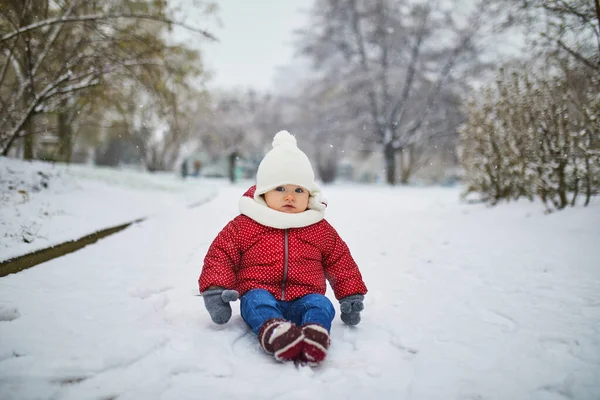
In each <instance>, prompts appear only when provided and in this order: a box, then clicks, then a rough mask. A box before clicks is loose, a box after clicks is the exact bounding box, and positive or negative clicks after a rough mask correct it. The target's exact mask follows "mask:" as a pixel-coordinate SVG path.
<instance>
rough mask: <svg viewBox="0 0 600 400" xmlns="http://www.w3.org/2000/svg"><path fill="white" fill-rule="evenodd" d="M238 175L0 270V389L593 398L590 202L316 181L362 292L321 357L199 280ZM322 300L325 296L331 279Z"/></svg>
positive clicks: (596, 274)
mask: <svg viewBox="0 0 600 400" xmlns="http://www.w3.org/2000/svg"><path fill="white" fill-rule="evenodd" d="M241 192H243V188H240V187H237V188H228V187H224V188H222V189H221V191H220V194H219V196H218V197H217V198H216V199H215V200H213V201H211V202H210V203H208V204H206V205H204V206H202V207H199V208H196V209H192V210H177V211H174V212H173V213H169V214H161V215H160V216H159V217H157V218H155V219H153V220H149V221H146V222H143V223H141V224H139V225H136V226H134V227H131V228H129V229H127V230H125V231H123V232H121V233H119V234H117V235H114V236H112V237H109V238H106V239H103V240H101V241H100V242H98V243H97V244H96V245H93V246H90V247H88V248H85V249H83V250H81V251H79V252H76V253H73V254H70V255H68V256H65V257H63V258H60V259H56V260H53V261H51V262H48V263H46V264H42V265H39V266H37V267H35V268H33V269H31V270H27V271H23V272H21V273H19V274H17V275H10V276H8V277H6V278H2V279H0V398H1V399H104V400H107V399H117V398H118V399H119V400H125V399H201V398H215V399H234V398H235V399H239V398H247V399H248V398H249V399H265V398H269V399H306V398H311V399H329V400H334V399H347V398H357V399H358V398H363V399H364V398H385V399H387V398H390V399H391V398H393V399H424V400H430V399H444V400H446V399H481V400H483V399H498V400H501V399H502V400H503V399H540V400H554V399H557V400H558V399H589V400H597V399H598V398H600V268H599V267H598V266H599V265H600V249H599V248H598V243H600V204H598V203H597V202H596V203H595V204H593V205H592V206H591V207H590V208H588V209H576V210H566V211H564V212H562V213H557V214H555V215H549V216H545V215H542V212H541V208H540V206H539V205H534V204H522V203H519V204H509V205H504V206H501V207H497V208H494V209H488V208H486V207H484V206H481V205H476V206H473V205H471V206H469V205H464V204H459V203H458V200H457V198H458V191H457V190H455V189H414V188H413V189H390V188H366V187H335V188H329V189H327V193H326V194H327V197H328V198H329V200H330V204H331V207H330V210H328V211H327V218H328V220H329V221H330V222H331V223H332V224H333V225H334V226H335V227H336V228H337V230H338V231H339V232H340V234H341V235H342V237H343V238H344V239H345V240H346V242H347V243H348V244H349V246H350V249H351V250H352V253H353V255H354V257H355V258H356V260H357V261H358V263H359V265H360V267H361V270H362V272H363V275H364V278H365V281H366V283H367V286H368V287H369V290H370V292H369V294H368V295H367V299H366V308H365V312H364V315H363V321H362V322H361V324H360V325H359V326H358V327H357V328H350V327H347V326H344V325H343V324H342V323H341V321H340V320H339V317H337V316H336V320H335V321H334V325H333V328H332V347H331V351H330V355H329V358H328V360H327V362H326V364H325V365H324V366H322V367H320V368H317V369H310V368H300V369H296V368H295V367H294V366H292V365H280V364H278V363H276V362H274V361H272V360H271V359H270V358H269V357H267V356H266V355H264V354H263V353H262V351H261V350H260V348H259V347H258V343H257V341H256V339H255V337H254V336H253V335H252V334H251V333H250V332H249V330H248V329H247V328H246V326H245V324H244V323H243V321H242V320H241V317H240V316H239V307H238V305H237V304H236V305H235V306H234V316H233V318H232V320H231V321H230V322H229V323H228V324H227V325H225V326H216V325H214V324H212V323H211V322H210V318H209V317H208V315H207V313H206V312H205V311H204V308H203V305H202V299H201V298H200V297H198V296H196V294H197V287H196V280H197V276H198V274H199V272H200V268H201V265H202V258H203V256H204V253H205V252H206V249H207V247H208V245H209V244H210V242H211V241H212V239H213V238H214V236H215V235H216V234H217V233H218V231H219V230H220V229H221V228H222V227H223V225H224V224H225V223H226V222H227V221H228V220H229V219H230V218H232V217H233V216H234V215H235V214H236V210H237V196H239V195H240V194H241ZM329 295H330V296H331V298H332V299H333V296H332V295H331V293H329Z"/></svg>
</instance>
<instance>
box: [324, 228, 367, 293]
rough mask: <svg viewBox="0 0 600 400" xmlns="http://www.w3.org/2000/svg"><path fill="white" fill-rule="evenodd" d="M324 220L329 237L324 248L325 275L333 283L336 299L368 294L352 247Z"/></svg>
mask: <svg viewBox="0 0 600 400" xmlns="http://www.w3.org/2000/svg"><path fill="white" fill-rule="evenodd" d="M324 222H325V229H326V230H327V235H326V238H327V239H326V243H325V246H324V248H323V256H324V257H323V267H324V268H325V277H326V278H327V280H328V281H329V283H330V284H331V288H332V289H333V292H334V294H335V297H336V299H338V300H340V299H342V298H344V297H347V296H351V295H354V294H361V295H364V294H366V293H367V287H366V285H365V283H364V282H363V279H362V275H361V273H360V271H359V269H358V265H356V261H354V258H352V255H351V254H350V249H348V246H347V245H346V243H345V242H344V241H343V240H342V238H341V237H340V235H339V234H338V233H337V232H336V230H335V229H334V228H333V227H332V226H331V225H330V224H329V223H328V222H327V221H324Z"/></svg>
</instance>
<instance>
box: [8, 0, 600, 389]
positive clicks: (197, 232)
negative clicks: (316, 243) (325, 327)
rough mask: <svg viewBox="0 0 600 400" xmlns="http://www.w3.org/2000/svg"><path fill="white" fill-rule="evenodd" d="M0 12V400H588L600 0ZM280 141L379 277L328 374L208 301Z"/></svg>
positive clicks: (599, 303)
mask: <svg viewBox="0 0 600 400" xmlns="http://www.w3.org/2000/svg"><path fill="white" fill-rule="evenodd" d="M5 3H6V5H5V4H4V3H3V5H2V7H0V48H1V50H2V51H0V151H1V152H2V156H0V399H120V400H121V399H188V398H189V399H198V398H207V397H211V398H219V399H220V398H225V399H228V398H239V397H244V398H252V399H254V398H255V399H264V398H282V399H300V398H302V399H304V398H317V399H319V398H328V399H346V398H367V397H368V398H371V397H373V398H384V399H388V398H390V399H391V398H393V399H425V400H428V399H465V400H466V399H482V400H483V399H540V400H554V399H586V400H588V399H589V400H596V399H600V339H599V338H600V269H599V266H600V248H599V247H598V243H600V202H599V198H598V196H597V195H598V193H600V123H599V122H598V121H600V90H599V89H600V47H599V46H598V43H599V41H598V39H599V38H600V4H598V2H597V1H584V0H571V1H563V0H533V1H528V2H522V1H519V0H490V1H485V2H483V1H482V2H479V1H477V0H470V1H467V0H464V1H458V0H457V1H430V0H420V1H406V0H360V1H356V0H315V1H308V0H306V1H297V2H295V1H291V0H290V1H287V0H286V2H279V1H267V0H264V1H256V2H241V1H237V0H223V1H219V2H216V4H213V3H209V2H204V3H202V2H198V3H194V4H192V3H188V2H176V1H172V0H169V1H162V2H156V1H147V0H125V1H123V0H120V1H111V0H106V1H102V2H91V1H62V0H59V1H56V0H54V1H45V0H41V1H9V2H5ZM281 129H287V130H289V131H290V132H292V133H293V134H295V135H296V137H297V139H298V142H299V145H300V147H301V148H302V149H303V150H305V151H306V153H307V154H308V155H309V157H310V158H311V161H312V162H313V166H314V169H315V171H316V173H317V175H318V178H319V181H320V183H321V184H322V186H323V188H324V193H325V195H326V197H327V199H328V200H329V205H330V206H329V207H328V210H327V215H326V218H327V219H328V221H330V222H331V223H332V225H334V226H335V227H336V229H337V230H338V232H339V233H340V235H341V236H342V238H343V239H344V240H345V241H346V242H347V243H348V245H349V247H350V249H351V251H352V254H353V256H354V258H355V259H356V261H357V263H358V264H359V266H360V268H361V272H362V274H363V277H364V280H365V282H366V284H367V286H368V288H369V293H368V294H367V296H366V302H365V311H364V312H363V319H362V322H361V323H360V324H359V325H358V326H357V327H348V326H346V325H344V324H343V323H342V322H341V320H339V317H336V319H335V320H334V324H333V328H332V346H331V348H330V352H329V355H328V358H327V360H326V362H325V363H324V364H323V365H321V366H319V367H317V368H310V367H299V368H298V367H295V366H293V365H282V364H279V363H277V362H275V361H273V360H272V358H270V357H267V356H266V355H265V354H263V352H262V350H261V349H260V347H259V344H258V342H257V340H256V338H255V337H254V335H253V334H252V333H251V332H250V331H249V329H248V328H247V327H246V325H245V323H244V322H243V321H242V319H241V317H240V315H239V306H238V304H239V303H236V304H235V305H234V307H233V308H234V315H233V318H232V319H231V321H229V323H227V324H226V325H223V326H217V325H214V324H213V323H212V322H211V321H210V317H209V316H208V314H207V312H206V311H205V309H204V306H203V303H202V298H201V297H199V296H198V288H197V278H198V275H199V273H200V270H201V268H202V260H203V257H204V254H205V253H206V251H207V249H208V246H209V245H210V243H211V241H212V240H213V239H214V237H215V236H216V234H217V233H218V232H219V230H220V229H221V228H222V227H223V226H224V225H225V223H226V222H227V221H229V220H230V219H231V218H233V217H234V216H235V215H237V213H238V208H237V203H238V199H239V196H241V195H242V193H243V192H244V191H245V190H246V189H247V188H248V187H249V186H250V185H252V184H253V179H254V174H255V171H256V167H257V165H258V163H259V162H260V159H261V157H262V156H263V155H264V153H265V152H266V151H268V150H269V148H270V140H271V138H272V137H273V135H274V133H275V132H277V131H279V130H281ZM128 223H132V224H131V225H129V226H127V227H126V228H125V229H123V230H121V231H119V232H116V233H114V234H112V235H109V236H106V237H104V238H102V239H100V240H98V241H97V242H95V243H93V244H90V245H88V246H86V247H83V248H82V249H80V250H77V251H75V252H71V253H68V254H62V255H58V256H56V257H55V258H53V259H51V260H49V261H46V262H42V263H39V264H38V265H35V266H33V267H31V268H26V269H24V270H21V271H20V272H17V273H8V272H7V271H12V270H11V268H15V266H18V265H21V264H19V263H20V262H21V261H20V260H23V259H24V258H27V257H28V255H30V254H32V253H34V252H36V251H41V252H45V251H47V249H56V248H59V249H60V248H62V247H60V245H61V244H63V243H66V242H69V241H75V242H76V241H78V239H80V238H83V237H85V236H87V235H89V234H93V233H94V232H99V231H102V230H104V229H106V228H111V227H115V226H119V225H123V224H128ZM37 254H40V253H37ZM327 294H328V296H329V297H330V298H331V299H333V294H332V293H331V292H330V291H328V293H327ZM334 304H337V302H334ZM337 311H338V312H339V308H337Z"/></svg>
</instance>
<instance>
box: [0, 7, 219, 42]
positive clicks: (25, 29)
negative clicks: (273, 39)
mask: <svg viewBox="0 0 600 400" xmlns="http://www.w3.org/2000/svg"><path fill="white" fill-rule="evenodd" d="M109 19H146V20H151V21H158V22H163V23H166V24H172V25H177V26H181V27H182V28H185V29H187V30H189V31H192V32H195V33H199V34H201V35H202V36H204V37H205V38H207V39H210V40H214V41H218V39H217V38H216V37H215V36H214V35H212V34H211V33H209V32H207V31H205V30H203V29H198V28H195V27H193V26H190V25H187V24H184V23H182V22H177V21H174V20H172V19H169V18H165V17H160V16H156V15H150V14H136V13H116V14H91V15H77V16H69V15H65V16H62V17H59V18H49V19H46V20H43V21H40V22H36V23H34V24H30V25H27V26H24V27H22V28H19V29H17V30H15V31H13V32H11V33H7V34H6V35H4V36H2V37H0V43H2V42H5V41H7V40H10V39H12V38H14V37H16V36H19V35H21V34H23V33H25V32H29V31H32V30H36V29H40V28H43V27H45V26H52V25H56V24H63V23H74V22H85V21H99V20H109Z"/></svg>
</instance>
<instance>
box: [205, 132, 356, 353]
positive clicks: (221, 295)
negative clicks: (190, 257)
mask: <svg viewBox="0 0 600 400" xmlns="http://www.w3.org/2000/svg"><path fill="white" fill-rule="evenodd" d="M314 179H315V176H314V172H313V169H312V167H311V165H310V161H309V160H308V157H307V156H306V154H304V153H303V152H302V151H301V150H300V149H298V147H297V144H296V139H295V138H294V137H293V136H292V135H290V134H289V133H288V132H287V131H281V132H279V133H277V134H276V135H275V137H274V139H273V149H272V150H271V151H269V152H268V153H267V154H266V155H265V157H264V159H263V160H262V161H261V163H260V165H259V167H258V172H257V174H256V186H252V187H251V188H250V189H249V190H248V191H247V192H246V193H245V194H244V195H243V196H242V198H241V199H240V204H239V206H240V213H241V214H240V215H238V216H237V217H235V218H234V219H233V220H232V221H230V222H229V223H228V224H227V225H226V226H225V228H223V230H222V231H221V232H220V233H219V234H218V235H217V237H216V239H215V240H214V241H213V243H212V244H211V246H210V248H209V250H208V253H207V254H206V257H205V259H204V266H203V268H202V273H201V274H200V278H199V280H198V283H199V286H200V293H201V294H202V297H203V299H204V305H205V306H206V309H207V310H208V312H209V314H210V316H211V318H212V320H213V321H214V322H215V323H217V324H224V323H226V322H227V321H229V319H230V318H231V306H230V304H229V302H232V301H235V300H237V299H238V297H239V296H240V295H241V297H240V300H241V305H240V311H241V315H242V318H243V319H244V321H245V322H246V323H247V324H248V326H249V327H250V328H251V329H252V330H253V331H254V333H256V334H257V336H258V341H259V343H260V345H261V347H262V348H263V349H264V350H265V352H267V353H268V354H272V355H273V356H274V357H275V359H276V360H278V361H294V362H298V363H307V364H310V365H318V364H319V363H320V362H322V361H323V360H324V359H325V357H326V356H327V350H328V348H329V343H330V340H329V332H330V330H331V323H332V321H333V318H334V316H335V310H334V307H333V304H332V303H331V301H330V300H329V299H328V298H327V297H326V296H325V290H326V280H328V281H329V283H330V285H331V287H332V289H333V291H334V294H335V297H336V298H337V299H338V300H339V302H340V311H341V319H342V321H343V322H345V323H346V324H349V325H356V324H358V323H359V322H360V312H361V311H362V310H363V308H364V306H363V300H364V295H365V294H366V293H367V288H366V286H365V283H364V282H363V279H362V276H361V274H360V271H359V269H358V266H357V265H356V262H355V261H354V259H353V258H352V256H351V254H350V251H349V249H348V246H347V245H346V243H344V241H343V240H342V239H341V238H340V236H339V235H338V233H337V232H336V231H335V229H334V228H333V227H332V226H331V225H330V224H329V223H328V222H327V221H326V220H325V219H324V212H325V208H326V206H327V205H326V203H325V202H324V201H323V200H322V194H321V190H320V189H319V187H318V186H317V185H316V184H315V181H314Z"/></svg>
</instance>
